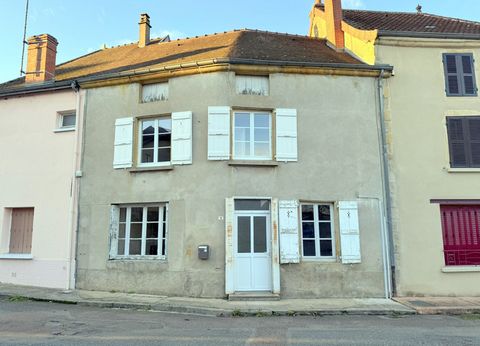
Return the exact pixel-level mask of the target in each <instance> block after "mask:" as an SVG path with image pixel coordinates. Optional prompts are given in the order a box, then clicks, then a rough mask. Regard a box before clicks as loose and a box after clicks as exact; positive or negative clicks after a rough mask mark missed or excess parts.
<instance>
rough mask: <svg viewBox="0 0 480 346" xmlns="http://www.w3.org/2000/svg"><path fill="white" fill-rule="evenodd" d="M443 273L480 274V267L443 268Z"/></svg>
mask: <svg viewBox="0 0 480 346" xmlns="http://www.w3.org/2000/svg"><path fill="white" fill-rule="evenodd" d="M442 272H443V273H470V272H480V266H450V267H443V268H442Z"/></svg>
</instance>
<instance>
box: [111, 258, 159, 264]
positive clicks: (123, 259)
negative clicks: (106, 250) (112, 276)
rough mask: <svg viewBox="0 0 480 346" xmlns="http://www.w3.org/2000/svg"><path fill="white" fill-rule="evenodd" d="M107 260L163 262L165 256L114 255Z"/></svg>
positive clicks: (112, 261)
mask: <svg viewBox="0 0 480 346" xmlns="http://www.w3.org/2000/svg"><path fill="white" fill-rule="evenodd" d="M108 261H109V262H111V263H114V262H154V261H155V262H161V263H165V262H166V261H167V258H166V257H165V256H141V257H139V256H115V257H110V258H109V259H108Z"/></svg>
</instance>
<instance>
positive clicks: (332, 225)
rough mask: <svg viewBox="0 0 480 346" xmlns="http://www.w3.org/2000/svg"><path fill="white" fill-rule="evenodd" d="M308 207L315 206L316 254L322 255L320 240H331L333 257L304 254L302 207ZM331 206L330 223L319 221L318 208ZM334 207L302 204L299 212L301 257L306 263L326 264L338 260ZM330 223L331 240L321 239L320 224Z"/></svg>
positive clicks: (322, 203) (316, 203)
mask: <svg viewBox="0 0 480 346" xmlns="http://www.w3.org/2000/svg"><path fill="white" fill-rule="evenodd" d="M306 205H313V225H314V231H315V253H316V254H320V240H321V239H322V240H326V239H330V240H331V242H332V256H320V255H316V256H305V255H304V254H303V240H304V238H303V214H302V207H303V206H306ZM320 205H321V206H327V205H328V206H329V207H330V221H323V220H319V218H318V206H320ZM334 211H335V208H334V205H333V203H329V202H315V203H308V202H304V203H301V204H300V210H299V216H300V217H299V219H300V239H301V246H300V248H301V257H302V260H304V261H309V260H313V261H326V262H334V261H336V259H337V255H336V235H335V217H334ZM309 221H310V220H306V222H309ZM319 222H322V223H328V222H329V223H330V229H331V238H320V229H319V227H318V223H319ZM311 239H312V238H306V240H311Z"/></svg>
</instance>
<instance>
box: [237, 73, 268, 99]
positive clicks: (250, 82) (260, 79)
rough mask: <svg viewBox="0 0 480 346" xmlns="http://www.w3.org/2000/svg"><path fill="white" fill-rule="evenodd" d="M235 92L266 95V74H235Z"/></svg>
mask: <svg viewBox="0 0 480 346" xmlns="http://www.w3.org/2000/svg"><path fill="white" fill-rule="evenodd" d="M235 84H236V89H237V94H240V95H259V96H268V94H269V80H268V76H235Z"/></svg>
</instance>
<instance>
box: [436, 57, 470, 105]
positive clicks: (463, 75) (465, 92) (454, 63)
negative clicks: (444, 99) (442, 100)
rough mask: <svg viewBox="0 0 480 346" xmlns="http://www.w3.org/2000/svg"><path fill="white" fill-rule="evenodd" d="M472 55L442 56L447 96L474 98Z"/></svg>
mask: <svg viewBox="0 0 480 346" xmlns="http://www.w3.org/2000/svg"><path fill="white" fill-rule="evenodd" d="M474 62H475V60H474V59H473V54H443V65H444V69H445V84H446V91H447V96H476V95H477V86H476V81H475V66H474Z"/></svg>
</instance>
